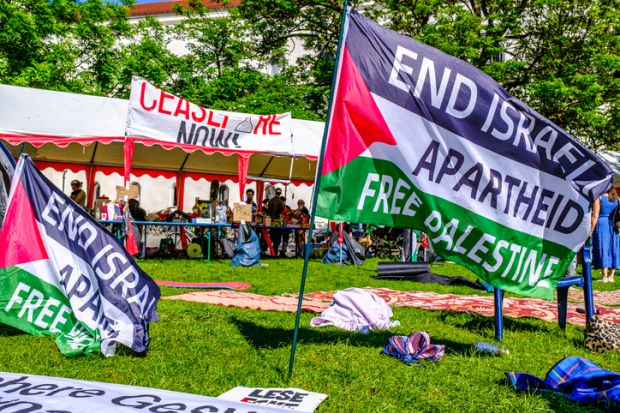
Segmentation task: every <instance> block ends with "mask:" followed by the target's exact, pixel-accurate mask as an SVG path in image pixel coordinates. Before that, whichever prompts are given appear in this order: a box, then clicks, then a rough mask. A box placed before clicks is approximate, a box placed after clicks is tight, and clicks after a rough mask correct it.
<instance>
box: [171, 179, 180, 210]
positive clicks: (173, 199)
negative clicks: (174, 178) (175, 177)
mask: <svg viewBox="0 0 620 413" xmlns="http://www.w3.org/2000/svg"><path fill="white" fill-rule="evenodd" d="M170 205H171V206H177V205H179V194H178V193H177V184H176V182H175V183H173V184H172V186H171V187H170Z"/></svg>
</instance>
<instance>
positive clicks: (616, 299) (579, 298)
mask: <svg viewBox="0 0 620 413" xmlns="http://www.w3.org/2000/svg"><path fill="white" fill-rule="evenodd" d="M568 301H573V302H576V303H583V291H582V290H576V289H574V288H570V289H569V290H568ZM594 302H595V303H596V305H612V306H613V305H620V290H614V291H594Z"/></svg>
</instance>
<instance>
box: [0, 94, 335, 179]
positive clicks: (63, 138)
mask: <svg viewBox="0 0 620 413" xmlns="http://www.w3.org/2000/svg"><path fill="white" fill-rule="evenodd" d="M127 111H128V101H127V100H124V99H114V98H106V97H98V96H88V95H79V94H74V93H65V92H54V91H48V90H41V89H31V88H23V87H16V86H6V85H0V138H3V139H5V140H6V141H7V142H8V143H9V144H10V150H11V152H12V153H13V155H18V154H19V153H20V152H21V148H20V144H22V143H24V148H23V149H24V152H26V153H29V154H30V155H31V156H32V158H33V159H34V160H35V161H45V162H54V163H68V164H82V165H99V166H112V167H121V168H122V167H123V162H124V160H123V144H124V139H125V138H124V134H125V124H126V120H127ZM323 127H324V124H323V123H322V122H313V121H306V120H299V119H293V120H292V122H291V129H292V134H293V148H294V151H295V154H296V155H297V157H295V158H294V161H293V172H292V176H291V178H292V179H293V180H300V181H313V180H314V177H315V171H316V159H317V158H318V156H319V151H320V145H321V138H322V134H323ZM290 167H291V157H279V156H274V155H272V154H271V153H269V148H265V150H264V151H261V152H260V153H255V154H253V155H252V156H251V158H250V166H249V171H248V175H250V176H258V177H265V178H272V179H288V177H289V171H290ZM132 168H141V169H146V170H152V171H153V173H154V174H155V173H156V171H157V170H164V171H181V170H182V171H184V172H191V173H197V174H200V173H204V174H222V175H236V174H237V157H236V156H234V155H233V156H225V155H224V154H222V153H209V154H207V153H205V152H203V151H202V150H200V149H196V150H194V151H186V150H184V149H181V148H174V149H170V150H168V149H164V148H163V147H161V146H160V145H158V144H155V145H153V146H145V145H139V144H138V145H136V146H135V149H134V153H133V159H132Z"/></svg>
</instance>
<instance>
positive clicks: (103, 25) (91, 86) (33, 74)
mask: <svg viewBox="0 0 620 413" xmlns="http://www.w3.org/2000/svg"><path fill="white" fill-rule="evenodd" d="M125 4H129V2H127V3H125ZM130 31H131V26H130V24H129V22H128V12H127V8H126V7H124V6H122V5H120V6H119V5H115V4H109V3H107V2H105V1H103V0H88V1H85V2H75V1H69V0H5V1H1V2H0V82H2V83H8V84H14V85H22V86H31V87H40V88H48V89H57V90H66V91H75V92H82V93H94V94H107V93H108V92H110V91H111V90H112V89H113V88H114V87H115V86H116V84H117V71H118V70H117V66H118V62H119V59H120V58H121V56H122V46H120V45H119V40H118V39H122V38H125V37H127V36H128V35H129V34H130Z"/></svg>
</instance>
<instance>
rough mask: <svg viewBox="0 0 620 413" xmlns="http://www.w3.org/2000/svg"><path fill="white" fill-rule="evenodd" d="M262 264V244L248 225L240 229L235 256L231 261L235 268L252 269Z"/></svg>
mask: <svg viewBox="0 0 620 413" xmlns="http://www.w3.org/2000/svg"><path fill="white" fill-rule="evenodd" d="M258 264H260V243H259V242H258V237H257V236H256V233H255V232H254V231H253V230H252V228H250V227H248V226H247V225H246V224H241V226H240V227H239V238H238V239H237V245H235V255H234V256H233V258H232V261H230V265H232V266H233V267H236V266H242V267H251V266H254V265H258Z"/></svg>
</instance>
